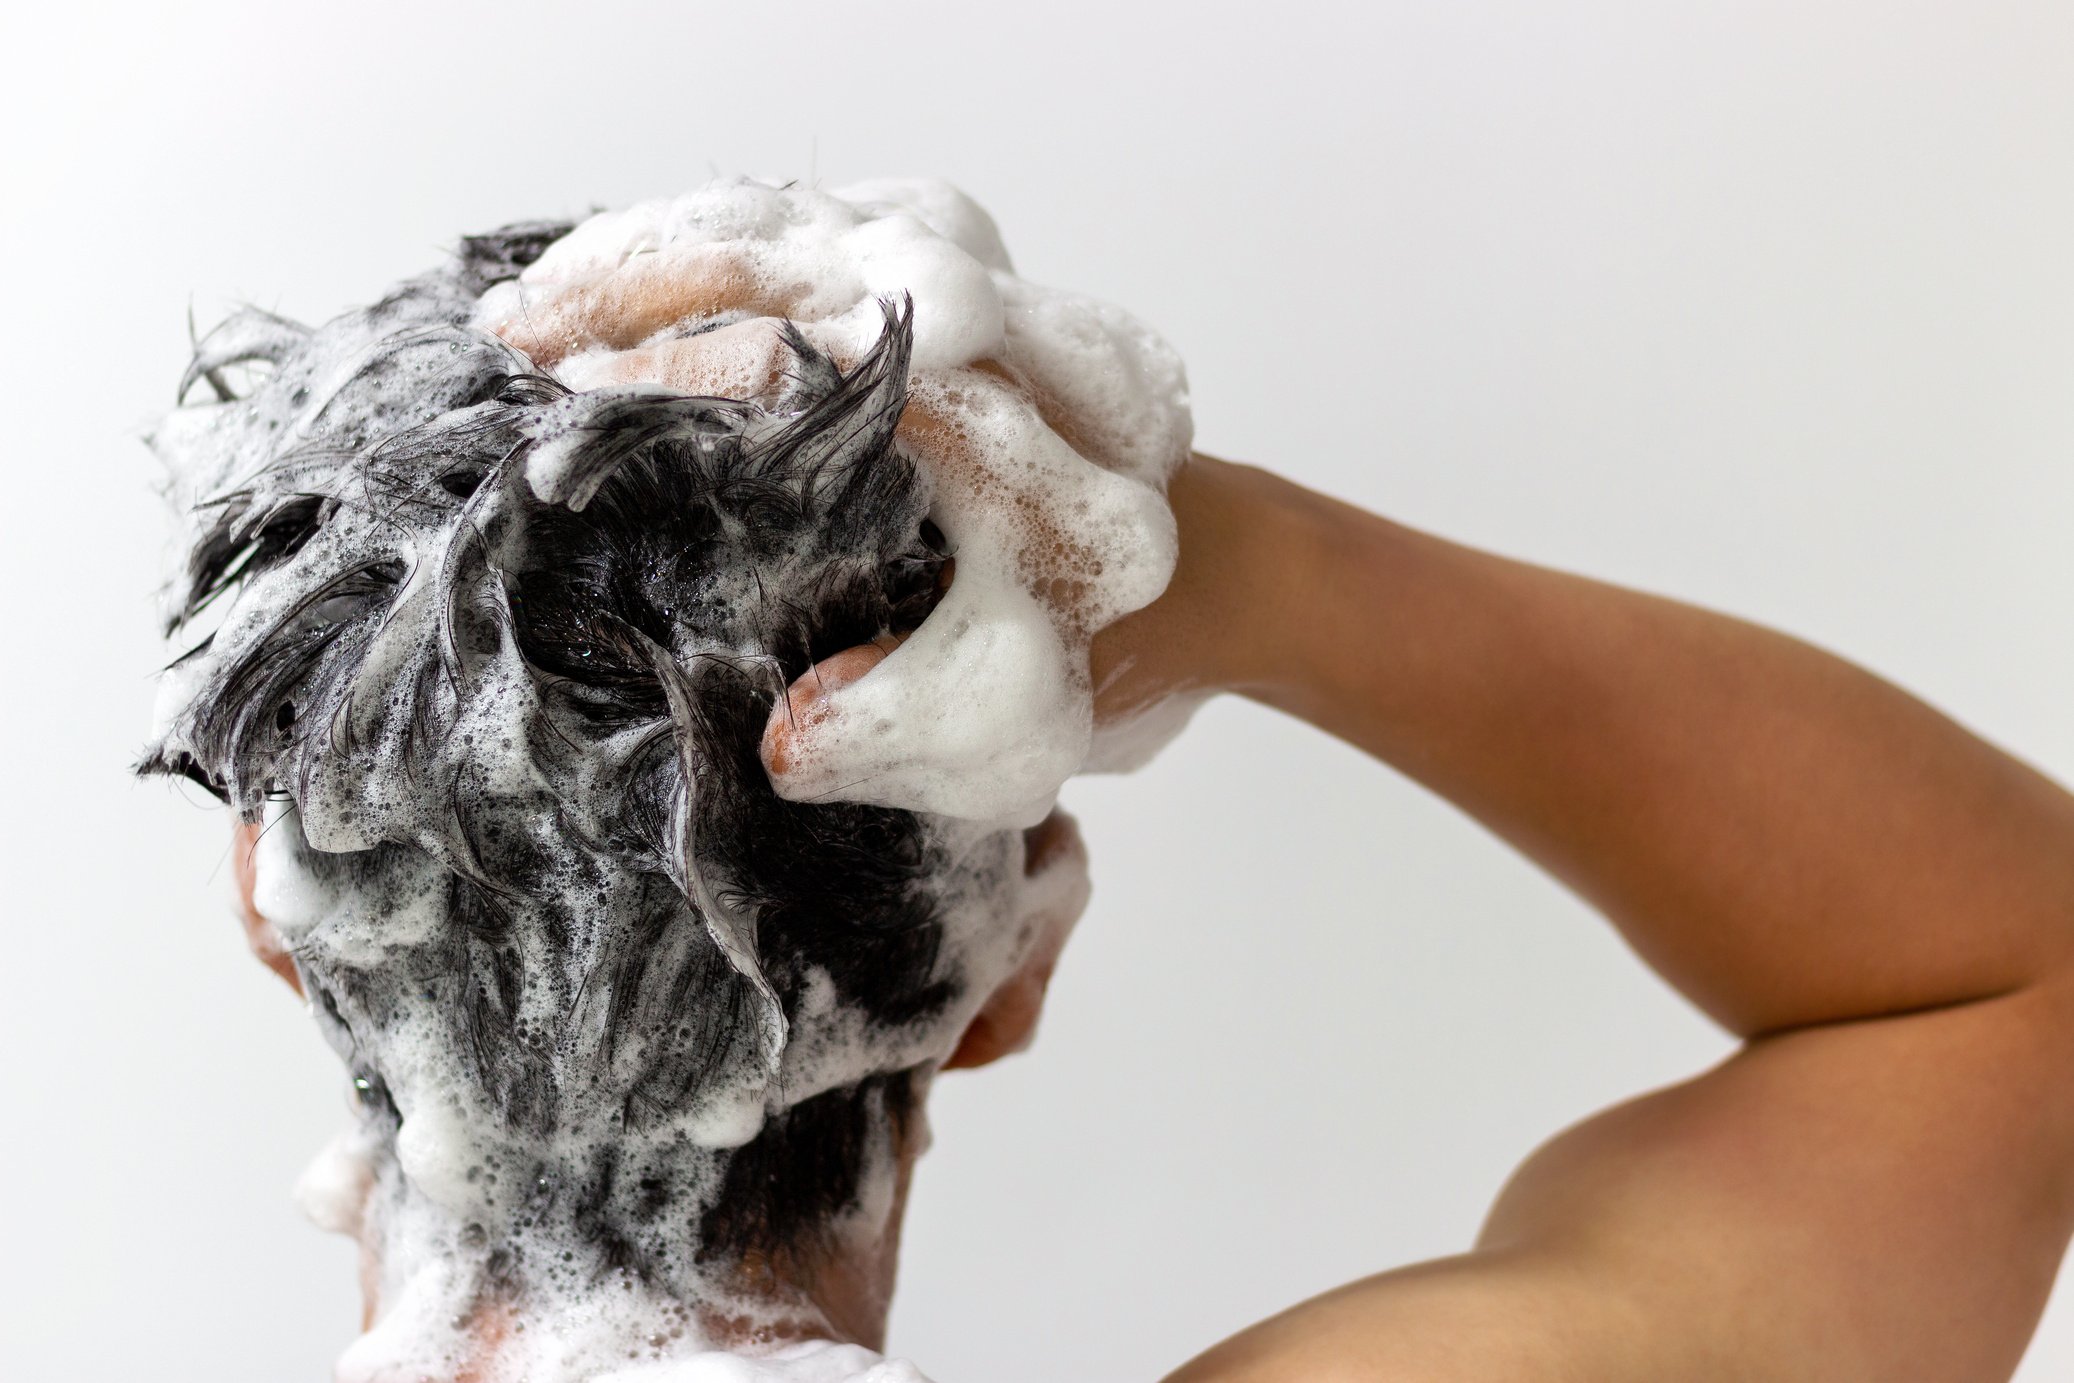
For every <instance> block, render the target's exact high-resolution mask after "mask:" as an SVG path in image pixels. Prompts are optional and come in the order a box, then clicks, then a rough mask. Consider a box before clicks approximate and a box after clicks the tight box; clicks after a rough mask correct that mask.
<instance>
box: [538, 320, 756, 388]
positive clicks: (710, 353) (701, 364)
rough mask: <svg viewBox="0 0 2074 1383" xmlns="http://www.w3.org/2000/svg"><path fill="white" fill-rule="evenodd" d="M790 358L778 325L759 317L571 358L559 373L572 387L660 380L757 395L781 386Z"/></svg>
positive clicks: (669, 385) (676, 385) (665, 383)
mask: <svg viewBox="0 0 2074 1383" xmlns="http://www.w3.org/2000/svg"><path fill="white" fill-rule="evenodd" d="M790 360H791V356H790V353H789V352H788V351H787V350H786V349H785V345H784V340H783V338H782V337H781V336H780V335H779V334H778V324H777V323H776V322H773V321H770V320H768V319H758V320H754V321H748V322H736V323H734V324H733V325H731V326H725V327H719V328H716V329H715V330H712V331H706V332H700V333H699V334H698V335H696V336H684V337H679V338H678V339H676V340H674V341H661V342H657V343H655V344H653V345H648V346H640V347H636V348H634V349H632V350H623V351H615V352H613V353H611V354H609V355H603V354H601V355H596V356H586V357H583V358H580V359H578V360H573V361H569V362H568V363H566V364H565V365H564V366H563V367H562V369H561V370H560V372H559V374H560V377H561V380H562V382H563V383H564V384H567V385H568V386H569V387H570V388H572V389H597V388H602V387H604V386H607V385H614V384H659V385H661V386H662V387H663V388H665V389H669V390H671V391H673V392H675V393H679V394H695V395H700V396H703V397H717V398H728V399H754V398H761V397H765V396H766V395H768V394H769V393H771V392H772V391H773V390H775V389H776V388H777V387H778V385H779V383H780V382H781V380H782V379H783V376H784V372H785V367H786V366H787V365H788V364H789V363H790Z"/></svg>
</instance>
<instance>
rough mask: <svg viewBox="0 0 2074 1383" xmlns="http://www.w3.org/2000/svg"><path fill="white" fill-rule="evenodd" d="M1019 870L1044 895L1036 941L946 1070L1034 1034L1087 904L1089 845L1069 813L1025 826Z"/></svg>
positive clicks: (977, 1062) (1016, 1048) (982, 1059)
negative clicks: (1053, 976) (1053, 978)
mask: <svg viewBox="0 0 2074 1383" xmlns="http://www.w3.org/2000/svg"><path fill="white" fill-rule="evenodd" d="M1023 875H1024V877H1025V879H1026V880H1027V881H1028V884H1027V886H1028V887H1030V888H1031V889H1032V891H1033V892H1034V893H1036V894H1037V895H1038V896H1039V897H1040V898H1042V899H1043V902H1042V904H1041V905H1040V907H1039V909H1038V912H1037V923H1038V927H1039V928H1040V931H1039V934H1038V937H1037V942H1036V944H1035V945H1034V946H1032V947H1031V948H1030V954H1029V956H1028V957H1027V958H1025V959H1024V961H1023V963H1022V964H1021V965H1020V966H1018V967H1017V968H1016V971H1015V973H1014V974H1012V975H1010V976H1009V977H1008V978H1007V979H1006V980H1004V981H1002V983H1001V986H1000V987H999V988H998V989H996V990H995V991H994V992H993V993H992V994H991V995H989V996H988V997H987V1001H986V1003H985V1004H983V1005H982V1006H981V1007H980V1010H979V1012H978V1013H977V1014H975V1015H974V1016H973V1019H972V1022H971V1023H970V1024H969V1025H968V1026H967V1027H966V1029H965V1032H964V1035H963V1036H962V1037H960V1038H959V1039H958V1046H957V1049H956V1050H955V1051H953V1052H952V1053H951V1055H950V1060H948V1061H946V1062H944V1064H943V1069H944V1070H946V1071H956V1070H961V1069H965V1068H969V1067H978V1066H987V1065H991V1064H992V1063H994V1062H996V1061H999V1060H1000V1059H1001V1058H1002V1057H1004V1056H1013V1055H1014V1054H1015V1053H1017V1052H1020V1051H1022V1050H1023V1049H1024V1048H1026V1047H1028V1046H1029V1045H1030V1041H1031V1039H1032V1038H1034V1037H1035V1036H1036V1035H1037V1019H1038V1017H1039V1016H1040V1015H1041V1014H1042V1013H1043V1012H1044V995H1045V991H1046V989H1047V988H1048V987H1049V986H1050V984H1051V974H1052V971H1053V970H1055V969H1057V968H1058V963H1059V953H1060V952H1061V951H1063V950H1064V949H1065V947H1066V938H1067V937H1068V936H1070V935H1072V932H1073V924H1074V923H1076V922H1078V921H1079V920H1080V913H1081V910H1082V909H1083V908H1085V907H1086V906H1087V848H1086V847H1085V846H1083V845H1082V844H1081V842H1080V830H1079V828H1078V827H1077V826H1075V825H1074V823H1073V818H1072V817H1070V816H1067V815H1066V814H1065V813H1064V812H1058V811H1055V812H1053V813H1052V814H1051V815H1050V816H1048V817H1046V818H1045V819H1044V820H1043V821H1041V822H1039V823H1038V824H1037V825H1035V826H1032V827H1031V828H1030V829H1029V830H1027V831H1025V832H1023Z"/></svg>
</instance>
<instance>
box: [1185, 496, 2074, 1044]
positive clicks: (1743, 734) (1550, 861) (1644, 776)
mask: <svg viewBox="0 0 2074 1383" xmlns="http://www.w3.org/2000/svg"><path fill="white" fill-rule="evenodd" d="M1177 507H1178V508H1179V509H1180V511H1181V513H1182V515H1183V522H1184V553H1186V552H1187V550H1188V547H1189V543H1190V541H1191V534H1190V532H1189V530H1190V528H1191V527H1193V528H1194V529H1196V530H1197V535H1196V536H1201V537H1205V538H1207V539H1209V541H1207V542H1203V543H1199V544H1198V545H1197V550H1198V551H1199V552H1201V551H1202V550H1204V549H1205V548H1207V549H1209V550H1210V551H1212V552H1216V553H1220V554H1223V560H1220V561H1218V562H1217V563H1215V564H1214V565H1202V566H1199V567H1198V569H1196V570H1192V571H1191V570H1188V569H1184V571H1183V573H1182V575H1181V578H1180V579H1182V580H1185V581H1186V582H1188V583H1189V585H1190V587H1191V589H1190V590H1189V592H1188V594H1189V597H1190V599H1189V600H1188V601H1187V602H1183V603H1186V604H1188V605H1190V606H1192V607H1194V608H1196V609H1198V610H1214V611H1216V616H1215V619H1216V621H1217V623H1218V624H1219V626H1220V627H1222V628H1224V629H1225V630H1226V631H1227V636H1226V637H1225V638H1224V639H1222V640H1220V641H1219V643H1218V645H1217V652H1216V653H1215V654H1214V655H1213V656H1212V658H1211V666H1210V670H1209V672H1208V673H1207V674H1206V676H1205V678H1204V680H1210V681H1214V682H1215V683H1217V684H1218V685H1223V686H1228V687H1232V688H1234V689H1237V690H1240V691H1243V692H1245V693H1246V694H1248V695H1250V696H1253V697H1255V698H1257V699H1259V700H1262V701H1264V702H1267V703H1268V704H1271V705H1274V706H1277V707H1279V708H1281V709H1283V710H1286V711H1289V712H1291V713H1293V714H1295V715H1298V716H1300V717H1302V718H1303V719H1306V720H1308V721H1310V722H1312V723H1313V724H1316V725H1318V726H1320V727H1321V728H1323V729H1325V730H1327V731H1329V732H1331V733H1333V734H1335V735H1338V736H1340V737H1341V738H1343V739H1345V740H1347V741H1349V742H1350V743H1353V744H1355V745H1357V746H1359V747H1360V748H1362V749H1364V750H1367V751H1368V752H1369V753H1372V754H1374V755H1376V756H1377V757H1378V758H1381V759H1383V760H1385V761H1387V762H1389V763H1391V764H1392V765H1394V766H1396V767H1397V768H1399V769H1400V770H1402V771H1404V772H1405V773H1407V774H1409V775H1410V776H1412V777H1413V778H1415V779H1417V780H1418V781H1420V782H1422V783H1424V784H1425V785H1426V786H1428V787H1430V788H1432V789H1433V790H1434V791H1436V792H1438V793H1440V794H1441V795H1443V796H1445V797H1446V798H1448V799H1449V800H1451V801H1452V802H1454V803H1455V804H1456V805H1457V806H1459V807H1461V808H1462V809H1463V810H1465V811H1467V812H1469V813H1470V814H1471V815H1473V816H1474V817H1476V818H1477V819H1478V820H1479V821H1481V822H1482V823H1483V824H1485V825H1486V826H1487V827H1489V828H1490V829H1491V830H1493V831H1494V832H1496V833H1497V834H1498V835H1500V836H1502V837H1503V838H1505V839H1506V840H1508V841H1509V842H1511V843H1512V844H1513V845H1515V846H1516V847H1518V848H1519V849H1521V850H1522V851H1524V852H1525V853H1526V854H1528V855H1529V856H1531V857H1532V858H1534V859H1535V860H1536V861H1538V862H1539V863H1540V864H1542V865H1543V867H1545V868H1547V869H1548V870H1549V871H1550V872H1551V873H1553V874H1555V875H1556V876H1557V877H1558V878H1560V879H1562V880H1564V881H1565V882H1566V883H1568V884H1569V885H1570V886H1572V887H1573V888H1575V889H1577V890H1578V891H1579V892H1580V893H1582V894H1583V895H1584V896H1586V897H1587V898H1588V899H1590V900H1591V901H1592V902H1593V903H1595V904H1596V905H1597V906H1598V907H1600V908H1601V909H1602V910H1603V911H1604V912H1605V913H1606V914H1607V915H1608V916H1609V917H1610V918H1611V919H1612V920H1613V921H1614V922H1615V923H1616V924H1617V925H1618V926H1619V927H1620V928H1621V929H1622V931H1623V932H1624V933H1625V935H1626V936H1627V937H1628V939H1629V941H1630V943H1631V944H1633V945H1634V946H1635V947H1636V949H1637V950H1638V951H1640V952H1641V953H1642V954H1643V955H1644V957H1645V958H1647V959H1648V960H1649V961H1650V962H1651V963H1652V964H1653V965H1655V966H1656V967H1657V968H1658V969H1659V970H1660V971H1662V972H1663V973H1664V974H1665V975H1666V977H1667V978H1669V979H1671V980H1672V981H1673V982H1674V983H1675V984H1677V985H1678V986H1679V987H1680V988H1681V989H1683V990H1684V991H1685V992H1686V993H1687V994H1688V995H1689V996H1690V997H1692V998H1693V999H1694V1000H1695V1001H1696V1002H1698V1003H1700V1004H1701V1005H1702V1006H1703V1007H1705V1008H1706V1009H1707V1010H1708V1011H1709V1012H1710V1013H1712V1014H1713V1015H1714V1016H1715V1017H1716V1018H1717V1019H1719V1020H1720V1021H1722V1022H1724V1023H1725V1024H1727V1025H1728V1026H1730V1027H1731V1028H1732V1029H1734V1030H1736V1031H1738V1032H1742V1033H1746V1034H1748V1033H1757V1032H1769V1031H1776V1030H1779V1029H1783V1028H1789V1027H1794V1026H1799V1025H1804V1024H1808V1023H1814V1022H1826V1021H1835V1020H1838V1019H1846V1018H1853V1017H1861V1016H1867V1015H1871V1014H1879V1013H1892V1012H1901V1011H1907V1010H1911V1009H1917V1008H1924V1007H1929V1006H1933V1005H1937V1004H1944V1003H1952V1002H1959V1001H1964V1000H1967V999H1973V998H1979V997H1983V996H1987V995H1992V994H1998V993H2004V992H2008V991H2010V990H2012V989H2015V988H2017V987H2020V986H2021V985H2023V984H2026V983H2029V982H2031V981H2033V980H2035V979H2036V978H2038V977H2039V976H2040V975H2042V974H2044V973H2046V972H2047V971H2048V970H2050V969H2051V968H2053V967H2055V966H2056V965H2058V964H2060V963H2061V962H2062V960H2063V958H2064V957H2066V956H2067V954H2068V953H2069V949H2070V946H2069V943H2070V940H2074V800H2070V799H2069V798H2068V797H2067V795H2066V794H2065V793H2063V792H2061V791H2060V790H2059V789H2058V788H2057V787H2055V786H2054V785H2053V784H2051V783H2050V782H2048V781H2047V780H2045V779H2044V778H2042V777H2041V776H2039V775H2038V774H2036V773H2034V772H2033V771H2031V770H2030V769H2028V768H2026V767H2025V766H2023V765H2022V764H2020V763H2018V762H2016V761H2015V760H2013V759H2011V758H2009V757H2008V756H2006V755H2004V754H2002V753H2000V752H1999V751H1997V750H1995V749H1993V748H1992V747H1990V746H1988V745H1986V744H1984V743H1983V742H1981V741H1980V740H1978V739H1976V738H1975V737H1974V736H1972V735H1970V734H1968V733H1967V732H1966V731H1964V730H1963V729H1961V728H1960V727H1958V726H1957V725H1954V724H1953V723H1952V722H1950V721H1949V720H1947V719H1945V718H1944V717H1943V716H1941V715H1939V714H1937V713H1936V712H1934V711H1932V710H1930V709H1929V708H1928V707H1926V706H1924V705H1922V704H1921V703H1920V702H1918V701H1916V700H1914V699H1913V698H1911V697H1909V696H1907V695H1906V694H1904V693H1902V692H1900V691H1899V690H1897V689H1895V688H1894V687H1892V686H1890V685H1888V684H1887V683H1885V682H1882V681H1880V680H1879V679H1878V678H1875V677H1873V676H1871V675H1870V674H1868V673H1866V672H1864V671H1862V670H1860V669H1858V668H1856V667H1854V666H1852V665H1850V664H1848V663H1845V662H1844V661H1842V660H1841V659H1838V658H1835V657H1832V656H1830V655H1828V654H1825V653H1823V652H1821V651H1819V650H1817V649H1814V648H1812V647H1809V646H1808V645H1806V644H1803V643H1800V642H1798V641H1796V640H1793V639H1790V638H1787V637H1786V636H1783V635H1780V634H1777V633H1774V632H1772V631H1770V630H1765V629H1761V628H1758V627H1756V626H1753V625H1750V624H1747V623H1743V622H1741V621H1738V620H1733V619H1729V618H1727V617H1724V616H1721V615H1717V614H1713V613H1711V612H1707V611H1703V610H1699V609H1695V608H1693V607H1690V606H1686V605H1681V604H1678V603H1676V602H1673V601H1669V600H1664V599H1660V598H1657V597H1653V596H1649V595H1644V594H1641V593H1638V592H1634V591H1628V590H1622V589H1620V588H1618V587H1614V586H1609V585H1605V584H1602V583H1599V582H1595V581H1589V580H1585V579H1583V578H1580V577H1575V576H1570V575H1566V574H1563V573H1559V572H1554V571H1549V570H1546V569H1543V568H1538V567H1534V566H1530V565H1528V564H1525V563H1520V562H1513V561H1509V560H1507V559H1504V558H1500V557H1495V556H1492V555H1490V554H1487V553H1482V552H1477V551H1474V550H1471V549H1468V548H1464V547H1460V546H1458V545H1455V544H1451V543H1447V542H1444V541H1442V540H1440V539H1437V538H1433V537H1429V536H1427V535H1424V534H1420V533H1417V532H1414V531H1412V530H1409V529H1406V528H1403V527H1401V526H1399V525H1396V524H1392V523H1390V522H1388V521H1386V520H1383V519H1380V518H1377V517H1375V516H1373V515H1369V514H1365V513H1362V512H1361V511H1359V510H1356V509H1353V508H1351V507H1349V506H1346V505H1342V504H1338V503H1336V502H1334V501H1331V500H1327V499H1324V498H1322V497H1319V496H1316V495H1313V494H1310V493H1308V492H1306V491H1303V490H1301V489H1299V488H1298V487H1295V486H1293V485H1290V484H1288V483H1287V482H1284V481H1280V480H1277V479H1275V478H1274V477H1272V476H1268V475H1266V474H1265V473H1263V472H1258V471H1251V470H1248V469H1246V468H1242V467H1228V466H1224V465H1223V464H1222V463H1204V464H1203V465H1202V466H1201V467H1199V468H1198V469H1197V470H1196V471H1195V473H1194V475H1193V476H1192V477H1191V482H1190V487H1189V489H1188V491H1187V493H1184V494H1181V495H1178V496H1177ZM1186 560H1187V559H1186V558H1184V561H1186ZM1157 609H1158V607H1155V611H1157ZM1148 613H1151V612H1148ZM1176 618H1179V616H1178V615H1177V616H1176ZM1198 618H1200V616H1198ZM1165 632H1166V633H1167V635H1168V638H1167V642H1168V643H1169V644H1170V645H1172V646H1177V647H1200V646H1201V645H1202V639H1201V636H1200V634H1199V633H1198V632H1197V631H1194V630H1190V629H1188V628H1186V627H1181V628H1177V629H1174V630H1169V631H1165Z"/></svg>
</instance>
